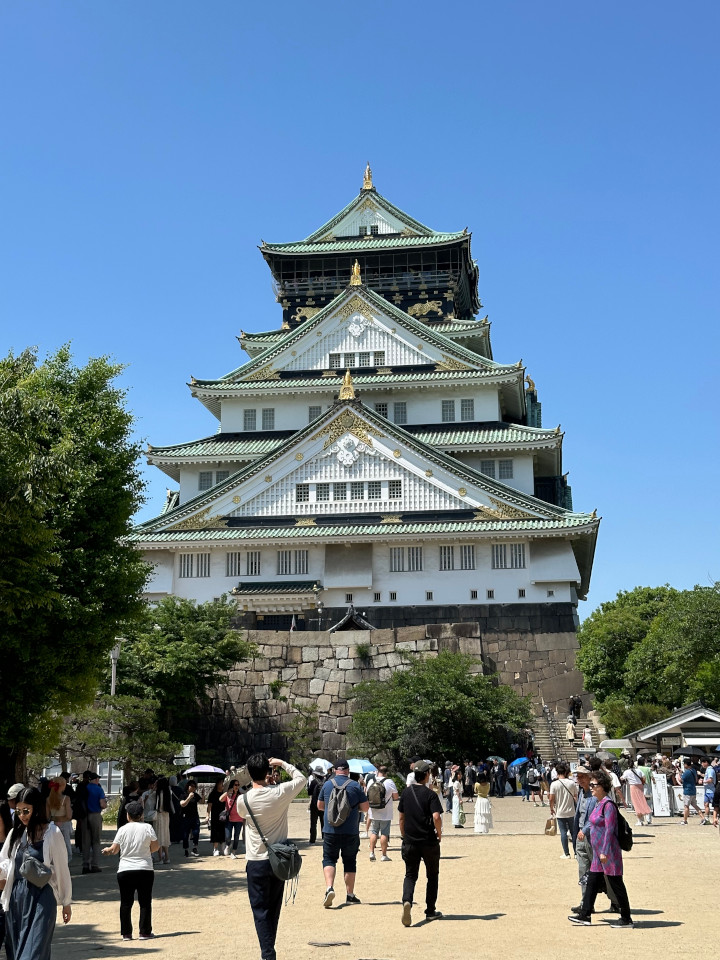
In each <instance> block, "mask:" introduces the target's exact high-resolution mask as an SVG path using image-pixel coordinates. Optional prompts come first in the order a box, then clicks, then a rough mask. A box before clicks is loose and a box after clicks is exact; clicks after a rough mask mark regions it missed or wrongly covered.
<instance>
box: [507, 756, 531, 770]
mask: <svg viewBox="0 0 720 960" xmlns="http://www.w3.org/2000/svg"><path fill="white" fill-rule="evenodd" d="M524 763H530V761H529V760H528V758H527V757H518V758H517V760H513V762H512V763H511V764H509V766H508V770H512V769H513V767H518V768H520V767H521V766H522V765H523V764H524Z"/></svg>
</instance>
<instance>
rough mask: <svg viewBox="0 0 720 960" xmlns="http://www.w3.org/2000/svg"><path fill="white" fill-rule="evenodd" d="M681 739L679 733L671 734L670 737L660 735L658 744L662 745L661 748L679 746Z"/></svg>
mask: <svg viewBox="0 0 720 960" xmlns="http://www.w3.org/2000/svg"><path fill="white" fill-rule="evenodd" d="M681 740H682V738H681V736H680V734H679V733H678V734H677V735H675V736H672V737H660V744H661V745H662V747H663V748H665V747H679V746H680V743H681Z"/></svg>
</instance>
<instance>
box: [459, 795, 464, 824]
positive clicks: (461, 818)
mask: <svg viewBox="0 0 720 960" xmlns="http://www.w3.org/2000/svg"><path fill="white" fill-rule="evenodd" d="M458 820H459V822H460V826H461V827H464V826H465V811H464V810H463V808H462V801H461V805H460V816H459V817H458Z"/></svg>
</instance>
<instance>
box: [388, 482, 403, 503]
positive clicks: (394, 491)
mask: <svg viewBox="0 0 720 960" xmlns="http://www.w3.org/2000/svg"><path fill="white" fill-rule="evenodd" d="M388 497H389V498H390V499H391V500H399V499H400V498H401V497H402V480H390V481H389V482H388Z"/></svg>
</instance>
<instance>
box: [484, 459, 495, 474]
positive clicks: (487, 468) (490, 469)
mask: <svg viewBox="0 0 720 960" xmlns="http://www.w3.org/2000/svg"><path fill="white" fill-rule="evenodd" d="M480 473H484V474H485V476H486V477H493V478H494V477H495V461H494V460H481V461H480Z"/></svg>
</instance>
